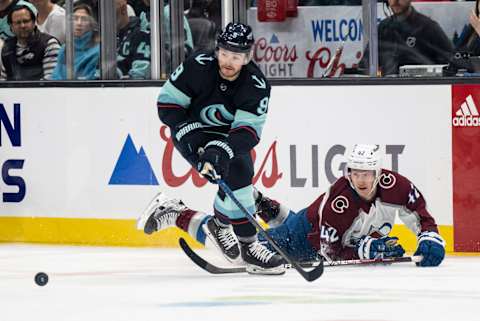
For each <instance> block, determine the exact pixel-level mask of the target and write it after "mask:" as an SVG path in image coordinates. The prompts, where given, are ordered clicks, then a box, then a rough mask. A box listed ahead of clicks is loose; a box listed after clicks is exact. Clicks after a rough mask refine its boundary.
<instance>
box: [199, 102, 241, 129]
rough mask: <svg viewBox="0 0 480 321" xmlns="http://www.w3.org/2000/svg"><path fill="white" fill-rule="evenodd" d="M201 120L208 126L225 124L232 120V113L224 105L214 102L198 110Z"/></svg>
mask: <svg viewBox="0 0 480 321" xmlns="http://www.w3.org/2000/svg"><path fill="white" fill-rule="evenodd" d="M200 118H201V119H202V121H203V122H204V123H205V124H207V125H210V126H226V125H230V123H231V122H232V121H233V118H234V117H233V115H232V114H231V113H230V112H229V111H228V110H227V109H226V108H225V106H224V105H221V104H215V105H210V106H207V107H205V108H203V109H202V111H201V112H200Z"/></svg>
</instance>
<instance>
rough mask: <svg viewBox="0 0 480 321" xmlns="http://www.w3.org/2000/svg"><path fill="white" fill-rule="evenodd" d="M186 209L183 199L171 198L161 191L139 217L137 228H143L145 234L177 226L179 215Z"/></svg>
mask: <svg viewBox="0 0 480 321" xmlns="http://www.w3.org/2000/svg"><path fill="white" fill-rule="evenodd" d="M186 209H187V207H186V206H185V205H184V204H183V202H182V201H181V200H178V199H173V198H169V197H168V196H166V195H165V194H163V193H162V192H160V193H158V194H157V195H156V196H155V197H154V198H153V200H152V201H151V202H150V204H149V205H148V206H147V208H146V209H145V210H144V211H143V213H142V215H141V216H140V217H139V218H138V219H137V229H139V230H143V231H144V232H145V234H152V233H153V232H155V231H160V230H163V229H166V228H167V227H171V226H175V222H176V220H177V218H178V216H179V215H180V214H181V213H182V212H183V211H184V210H186Z"/></svg>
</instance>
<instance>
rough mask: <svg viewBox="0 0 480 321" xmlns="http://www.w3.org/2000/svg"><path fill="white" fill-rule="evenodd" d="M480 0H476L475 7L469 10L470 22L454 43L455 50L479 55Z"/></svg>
mask: <svg viewBox="0 0 480 321" xmlns="http://www.w3.org/2000/svg"><path fill="white" fill-rule="evenodd" d="M479 6H480V1H479V0H477V1H476V3H475V8H474V9H473V10H472V11H471V13H470V17H469V21H470V24H469V25H467V26H465V28H464V29H463V31H462V33H461V34H460V37H459V38H458V40H457V43H456V50H457V51H459V52H465V53H468V54H470V55H472V56H480V37H479V35H480V18H479V16H480V8H479Z"/></svg>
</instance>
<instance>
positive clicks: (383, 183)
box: [378, 174, 397, 189]
mask: <svg viewBox="0 0 480 321" xmlns="http://www.w3.org/2000/svg"><path fill="white" fill-rule="evenodd" d="M396 182H397V179H396V178H395V176H394V175H393V174H382V175H381V176H380V181H379V182H378V184H379V185H380V187H381V188H383V189H390V188H392V187H393V185H395V183H396Z"/></svg>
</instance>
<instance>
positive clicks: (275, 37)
mask: <svg viewBox="0 0 480 321" xmlns="http://www.w3.org/2000/svg"><path fill="white" fill-rule="evenodd" d="M279 42H280V41H279V40H278V37H277V35H276V34H273V35H272V38H270V43H279Z"/></svg>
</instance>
